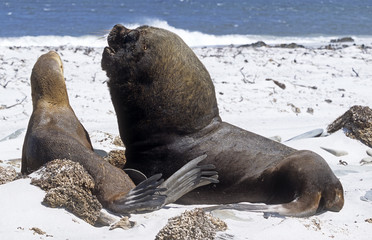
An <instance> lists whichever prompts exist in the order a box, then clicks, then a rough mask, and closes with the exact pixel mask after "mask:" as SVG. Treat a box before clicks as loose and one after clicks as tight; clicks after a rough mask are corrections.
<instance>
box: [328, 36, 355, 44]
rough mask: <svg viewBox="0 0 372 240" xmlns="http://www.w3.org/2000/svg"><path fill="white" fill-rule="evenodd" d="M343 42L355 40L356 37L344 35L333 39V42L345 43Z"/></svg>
mask: <svg viewBox="0 0 372 240" xmlns="http://www.w3.org/2000/svg"><path fill="white" fill-rule="evenodd" d="M343 42H354V39H353V38H351V37H343V38H338V39H331V43H343Z"/></svg>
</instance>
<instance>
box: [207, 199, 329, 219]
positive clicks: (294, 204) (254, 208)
mask: <svg viewBox="0 0 372 240" xmlns="http://www.w3.org/2000/svg"><path fill="white" fill-rule="evenodd" d="M320 199H321V194H320V193H316V194H311V195H310V196H309V195H308V196H306V197H300V198H297V199H295V200H293V201H291V202H289V203H284V204H273V205H266V204H255V203H236V204H226V205H219V206H212V207H206V208H203V210H204V211H208V212H209V211H213V210H223V209H233V210H238V211H248V212H262V213H264V214H265V216H266V215H274V216H291V217H308V216H312V215H314V214H316V213H317V212H318V211H321V210H322V206H320V205H319V204H320Z"/></svg>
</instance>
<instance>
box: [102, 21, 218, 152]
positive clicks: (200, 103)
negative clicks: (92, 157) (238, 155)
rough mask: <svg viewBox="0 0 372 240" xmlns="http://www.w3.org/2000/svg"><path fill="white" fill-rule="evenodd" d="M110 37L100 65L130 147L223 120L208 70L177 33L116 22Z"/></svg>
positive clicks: (123, 137) (122, 132) (189, 131)
mask: <svg viewBox="0 0 372 240" xmlns="http://www.w3.org/2000/svg"><path fill="white" fill-rule="evenodd" d="M107 40H108V45H109V46H108V47H106V48H105V49H104V52H103V56H102V69H103V70H104V71H106V73H107V76H108V77H109V81H108V86H109V88H110V94H111V98H112V102H113V104H114V107H115V111H116V114H117V117H118V122H119V130H120V134H121V137H122V139H123V141H124V143H125V144H126V145H128V144H129V143H131V142H135V141H141V140H145V139H148V138H149V137H150V136H153V135H159V134H160V135H162V134H164V133H167V134H169V135H171V134H176V135H179V134H181V135H182V134H188V133H193V132H196V131H198V130H199V129H201V128H204V127H205V126H207V125H208V124H210V123H211V122H212V120H213V119H219V115H218V108H217V102H216V97H215V91H214V86H213V83H212V80H211V78H210V76H209V73H208V71H207V70H206V68H205V67H204V65H203V64H202V63H201V62H200V61H199V59H198V58H197V57H196V55H195V54H194V52H193V51H192V50H191V49H190V48H189V47H188V46H187V45H186V44H185V43H184V42H183V40H182V39H181V38H180V37H179V36H177V35H176V34H174V33H172V32H169V31H167V30H164V29H159V28H155V27H149V26H142V27H139V28H136V29H132V30H131V29H127V28H125V27H124V26H122V25H116V26H114V28H113V29H112V30H111V32H110V34H109V35H108V38H107Z"/></svg>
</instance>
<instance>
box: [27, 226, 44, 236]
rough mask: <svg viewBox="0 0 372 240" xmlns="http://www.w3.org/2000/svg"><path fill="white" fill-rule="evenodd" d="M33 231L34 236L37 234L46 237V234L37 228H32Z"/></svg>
mask: <svg viewBox="0 0 372 240" xmlns="http://www.w3.org/2000/svg"><path fill="white" fill-rule="evenodd" d="M30 230H31V231H34V235H35V233H37V234H39V235H45V233H46V232H44V231H42V230H41V229H40V228H37V227H33V228H30Z"/></svg>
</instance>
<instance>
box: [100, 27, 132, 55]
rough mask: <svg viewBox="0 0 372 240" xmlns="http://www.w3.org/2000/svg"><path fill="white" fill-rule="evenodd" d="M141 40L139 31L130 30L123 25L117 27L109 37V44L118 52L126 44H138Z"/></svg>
mask: <svg viewBox="0 0 372 240" xmlns="http://www.w3.org/2000/svg"><path fill="white" fill-rule="evenodd" d="M138 38H139V31H138V30H136V29H134V30H131V29H128V28H126V27H124V26H123V25H121V24H117V25H115V26H114V27H113V28H112V30H111V32H110V33H109V35H108V37H107V42H108V45H109V46H110V48H112V50H114V51H115V52H117V51H118V50H119V49H120V48H124V47H125V44H127V43H131V42H136V41H137V40H138Z"/></svg>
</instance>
